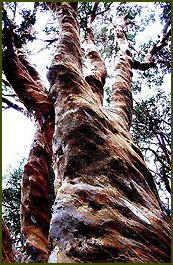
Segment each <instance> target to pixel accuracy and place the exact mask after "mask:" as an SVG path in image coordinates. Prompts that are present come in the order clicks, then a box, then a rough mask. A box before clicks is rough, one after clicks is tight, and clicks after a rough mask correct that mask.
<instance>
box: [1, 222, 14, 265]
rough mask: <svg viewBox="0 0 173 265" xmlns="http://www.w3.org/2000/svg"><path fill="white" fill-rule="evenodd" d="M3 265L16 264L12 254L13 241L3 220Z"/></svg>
mask: <svg viewBox="0 0 173 265" xmlns="http://www.w3.org/2000/svg"><path fill="white" fill-rule="evenodd" d="M2 263H15V260H14V256H13V252H12V240H11V237H10V234H9V231H8V228H7V226H6V224H5V222H4V220H3V219H2Z"/></svg>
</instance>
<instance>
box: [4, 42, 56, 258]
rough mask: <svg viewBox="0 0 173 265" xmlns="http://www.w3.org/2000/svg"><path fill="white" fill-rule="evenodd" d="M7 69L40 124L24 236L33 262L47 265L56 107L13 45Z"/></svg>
mask: <svg viewBox="0 0 173 265" xmlns="http://www.w3.org/2000/svg"><path fill="white" fill-rule="evenodd" d="M9 43H10V42H9ZM3 70H4V73H5V75H6V77H7V79H8V81H9V82H10V84H11V85H12V87H13V89H14V91H15V92H16V94H17V95H18V97H19V99H20V100H21V101H22V102H23V103H24V105H25V106H26V108H27V110H28V111H29V112H30V113H31V114H32V115H33V116H34V117H35V119H37V121H38V124H37V127H38V129H37V132H36V134H35V138H34V141H33V145H32V147H31V151H30V154H29V158H28V162H27V164H26V165H25V168H24V174H23V179H22V195H21V197H22V199H21V234H22V244H23V248H24V250H25V251H26V253H27V254H28V255H29V257H30V258H29V260H30V262H36V261H37V262H46V261H47V259H48V254H49V250H48V233H49V222H50V205H49V200H48V188H49V175H50V167H51V163H52V136H53V132H54V108H53V104H52V101H51V100H50V99H49V97H48V94H47V93H46V92H45V90H44V86H43V84H42V82H41V80H40V77H39V74H38V73H37V71H36V69H35V68H34V67H33V66H32V65H31V64H30V62H29V61H28V59H27V57H26V54H25V53H24V52H23V51H22V50H16V49H15V48H14V46H13V45H12V43H10V44H9V45H8V47H7V50H6V51H5V54H4V57H3Z"/></svg>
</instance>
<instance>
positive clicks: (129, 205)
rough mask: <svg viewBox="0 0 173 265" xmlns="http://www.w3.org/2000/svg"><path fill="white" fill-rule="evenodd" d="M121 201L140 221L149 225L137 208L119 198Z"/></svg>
mask: <svg viewBox="0 0 173 265" xmlns="http://www.w3.org/2000/svg"><path fill="white" fill-rule="evenodd" d="M121 200H122V201H123V202H124V203H125V205H126V206H127V207H128V208H129V209H130V210H131V211H132V212H133V213H134V214H135V215H136V216H137V217H138V218H140V219H141V220H142V221H144V222H145V223H147V224H151V222H150V221H149V220H148V219H147V218H146V217H145V216H144V215H143V214H142V212H141V211H140V210H139V207H138V208H137V207H135V206H134V205H132V203H130V202H128V201H127V200H125V199H123V198H121Z"/></svg>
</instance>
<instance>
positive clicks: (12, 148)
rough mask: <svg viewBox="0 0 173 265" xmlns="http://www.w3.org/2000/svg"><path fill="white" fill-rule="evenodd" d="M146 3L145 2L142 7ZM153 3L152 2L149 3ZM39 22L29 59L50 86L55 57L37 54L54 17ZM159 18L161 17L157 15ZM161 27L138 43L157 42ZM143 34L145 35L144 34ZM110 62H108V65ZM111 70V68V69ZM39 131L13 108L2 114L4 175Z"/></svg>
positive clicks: (40, 15)
mask: <svg viewBox="0 0 173 265" xmlns="http://www.w3.org/2000/svg"><path fill="white" fill-rule="evenodd" d="M24 4H25V5H26V6H27V7H29V8H32V6H33V3H29V2H25V3H24ZM141 4H142V3H141ZM144 4H145V5H146V4H147V3H146V2H145V3H143V5H144ZM149 4H150V3H149ZM37 15H38V16H37V22H36V25H35V28H36V29H37V31H38V32H40V35H39V39H40V40H38V41H37V44H36V45H35V44H34V43H30V44H29V45H30V47H29V48H30V49H31V50H32V53H31V55H30V60H31V62H32V63H34V64H36V65H37V69H38V71H39V73H40V75H41V78H42V80H43V81H44V83H45V85H46V86H47V87H48V86H49V84H48V81H47V79H46V72H47V69H46V67H45V66H46V65H47V66H49V65H50V63H51V59H52V57H51V56H50V52H49V51H48V50H43V51H42V52H39V53H38V54H37V51H38V50H40V49H41V48H42V47H43V46H45V45H46V44H45V43H44V42H43V41H41V39H44V37H45V35H43V34H42V33H41V29H42V27H44V25H46V23H47V21H48V23H49V22H50V20H51V17H50V16H49V15H47V17H46V19H45V14H43V13H41V12H38V14H37ZM157 16H158V15H157ZM161 31H162V28H161V26H158V23H157V22H156V23H151V24H150V27H148V28H147V29H146V31H145V35H143V38H141V36H138V37H137V38H138V39H137V41H138V43H139V45H140V44H143V39H144V38H145V39H150V38H151V37H152V38H154V39H157V36H158V35H159V34H160V33H161ZM143 34H144V33H143ZM106 63H107V62H106ZM109 67H110V66H109ZM164 85H165V87H169V88H170V76H169V77H166V78H165V84H164ZM143 91H145V92H144V93H143V96H146V95H147V94H148V93H149V91H148V92H147V90H143ZM35 130H36V128H35V127H34V124H33V122H32V121H31V120H30V119H29V118H27V117H25V116H24V115H23V114H21V113H19V112H17V111H16V110H13V109H8V110H5V111H3V113H2V171H3V174H5V172H6V170H7V169H8V168H9V165H10V166H11V169H13V168H16V167H18V165H19V163H20V161H21V160H22V158H23V157H26V158H27V157H28V154H29V150H30V146H31V143H32V140H33V136H34V133H35Z"/></svg>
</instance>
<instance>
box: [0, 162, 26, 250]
mask: <svg viewBox="0 0 173 265" xmlns="http://www.w3.org/2000/svg"><path fill="white" fill-rule="evenodd" d="M23 164H24V160H23V161H22V162H21V163H20V166H19V168H18V169H14V170H13V172H11V173H10V174H9V176H8V181H7V184H6V187H5V188H3V190H2V216H3V218H4V221H5V223H6V224H7V226H8V229H9V232H10V235H11V237H12V240H13V243H14V244H15V245H16V247H17V246H19V247H20V203H21V180H22V173H23Z"/></svg>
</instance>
